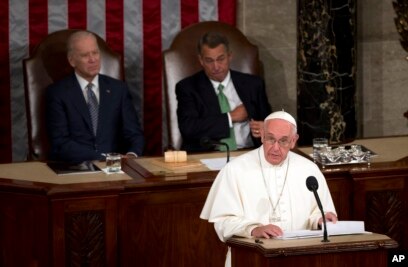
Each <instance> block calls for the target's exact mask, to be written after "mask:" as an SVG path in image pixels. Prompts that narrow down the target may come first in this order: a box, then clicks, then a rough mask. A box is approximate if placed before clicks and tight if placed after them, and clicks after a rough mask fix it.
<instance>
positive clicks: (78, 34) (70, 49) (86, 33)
mask: <svg viewBox="0 0 408 267" xmlns="http://www.w3.org/2000/svg"><path fill="white" fill-rule="evenodd" d="M84 36H93V37H94V38H95V40H97V39H96V35H95V34H93V33H92V32H90V31H86V30H79V31H76V32H74V33H72V34H71V35H70V36H69V37H68V41H67V54H68V55H70V54H71V53H72V52H73V44H74V42H75V41H76V40H77V39H80V38H82V37H84Z"/></svg>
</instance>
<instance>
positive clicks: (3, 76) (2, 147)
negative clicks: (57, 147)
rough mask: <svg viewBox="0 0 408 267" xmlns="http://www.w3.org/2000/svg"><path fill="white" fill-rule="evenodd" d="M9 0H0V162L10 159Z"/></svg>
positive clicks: (6, 161)
mask: <svg viewBox="0 0 408 267" xmlns="http://www.w3.org/2000/svg"><path fill="white" fill-rule="evenodd" d="M8 18H9V1H0V40H1V41H0V81H1V82H0V114H1V120H0V151H1V153H0V163H9V162H11V161H12V150H11V140H12V138H11V103H10V102H11V101H10V62H9V58H10V54H9V49H10V48H9V43H10V36H9V20H8Z"/></svg>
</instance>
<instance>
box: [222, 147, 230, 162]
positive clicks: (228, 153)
mask: <svg viewBox="0 0 408 267" xmlns="http://www.w3.org/2000/svg"><path fill="white" fill-rule="evenodd" d="M220 145H224V146H225V147H226V148H227V163H228V162H229V160H230V149H229V145H228V144H227V143H224V142H222V143H221V144H220Z"/></svg>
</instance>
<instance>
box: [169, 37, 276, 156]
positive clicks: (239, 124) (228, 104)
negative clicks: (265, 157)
mask: <svg viewBox="0 0 408 267" xmlns="http://www.w3.org/2000/svg"><path fill="white" fill-rule="evenodd" d="M197 48H198V60H199V62H200V64H201V66H202V67H203V70H201V71H199V72H197V73H196V74H194V75H192V76H190V77H187V78H185V79H183V80H181V81H180V82H178V83H177V85H176V95H177V102H178V106H177V116H178V124H179V128H180V132H181V135H182V138H183V144H182V149H183V150H187V151H191V152H196V151H206V150H208V149H209V148H208V147H205V146H203V145H202V144H200V140H202V139H203V138H208V139H210V140H214V141H216V142H222V143H226V144H228V146H229V148H230V150H236V149H240V148H249V147H258V146H259V145H260V144H261V140H260V129H261V128H262V126H263V120H264V119H265V118H266V116H268V114H269V113H270V112H271V107H270V105H269V103H268V99H267V96H266V92H265V83H264V81H263V80H262V79H261V78H260V77H258V76H255V75H251V74H246V73H241V72H238V71H234V70H231V69H230V63H231V59H232V51H230V48H229V43H228V39H227V38H226V37H225V36H223V35H221V34H220V33H217V32H208V33H206V34H204V35H203V36H202V37H201V39H200V40H199V42H198V45H197ZM219 148H220V149H222V148H223V146H220V147H219Z"/></svg>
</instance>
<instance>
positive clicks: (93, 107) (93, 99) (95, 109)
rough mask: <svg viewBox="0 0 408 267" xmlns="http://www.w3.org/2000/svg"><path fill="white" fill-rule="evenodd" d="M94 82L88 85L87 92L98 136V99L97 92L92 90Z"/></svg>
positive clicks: (93, 127) (92, 120)
mask: <svg viewBox="0 0 408 267" xmlns="http://www.w3.org/2000/svg"><path fill="white" fill-rule="evenodd" d="M92 87H93V84H92V83H90V84H88V85H87V86H86V93H87V97H88V109H89V114H90V115H91V122H92V129H93V133H94V135H95V136H96V129H97V128H98V110H99V108H98V99H96V95H95V93H94V92H93V91H92Z"/></svg>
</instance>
